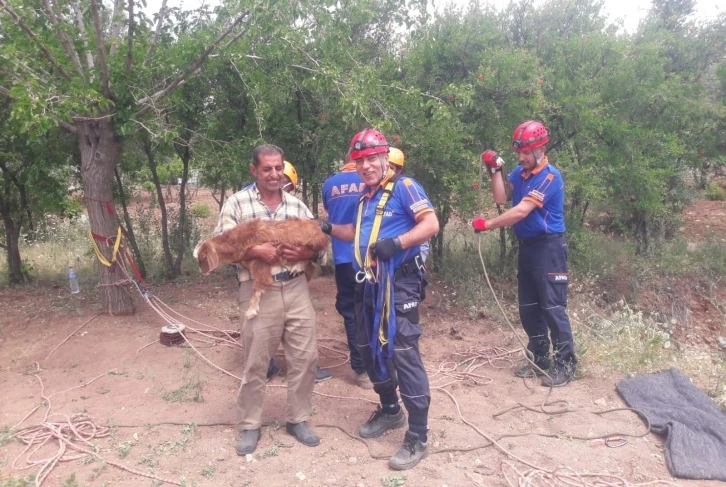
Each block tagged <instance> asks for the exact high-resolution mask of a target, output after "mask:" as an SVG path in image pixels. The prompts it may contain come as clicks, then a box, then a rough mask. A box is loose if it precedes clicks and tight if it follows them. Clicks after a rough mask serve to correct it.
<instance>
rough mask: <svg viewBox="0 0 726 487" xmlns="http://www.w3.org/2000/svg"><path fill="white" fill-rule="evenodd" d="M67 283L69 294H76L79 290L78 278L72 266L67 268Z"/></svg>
mask: <svg viewBox="0 0 726 487" xmlns="http://www.w3.org/2000/svg"><path fill="white" fill-rule="evenodd" d="M68 282H69V283H70V284H71V294H78V293H79V292H81V288H80V287H79V286H78V276H77V275H76V271H75V270H74V269H73V266H69V267H68Z"/></svg>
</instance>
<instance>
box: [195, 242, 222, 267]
mask: <svg viewBox="0 0 726 487" xmlns="http://www.w3.org/2000/svg"><path fill="white" fill-rule="evenodd" d="M194 256H195V257H196V258H197V261H198V262H199V270H200V271H202V274H209V273H210V272H212V271H213V270H214V269H216V268H217V266H218V265H219V256H218V255H217V249H215V248H214V243H213V242H212V241H211V240H207V241H206V242H204V243H203V244H200V245H197V248H195V249H194Z"/></svg>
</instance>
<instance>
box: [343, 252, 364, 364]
mask: <svg viewBox="0 0 726 487" xmlns="http://www.w3.org/2000/svg"><path fill="white" fill-rule="evenodd" d="M335 287H336V288H337V289H338V293H337V294H336V296H335V309H336V310H337V311H338V314H339V315H340V316H342V317H343V326H345V334H346V336H347V338H348V350H349V351H350V368H351V369H353V370H354V371H355V373H356V374H362V373H364V372H365V371H366V369H365V367H364V366H363V359H361V356H360V351H359V350H358V343H357V336H356V334H357V330H358V327H357V326H356V321H355V270H353V263H352V262H348V263H345V264H336V265H335Z"/></svg>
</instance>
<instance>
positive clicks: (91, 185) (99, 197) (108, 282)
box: [76, 113, 136, 316]
mask: <svg viewBox="0 0 726 487" xmlns="http://www.w3.org/2000/svg"><path fill="white" fill-rule="evenodd" d="M101 115H107V114H105V113H102V114H101ZM76 129H77V130H78V149H79V150H80V153H81V177H82V179H83V191H84V193H85V196H86V208H87V210H88V220H89V222H90V224H91V231H93V233H95V234H98V235H103V236H105V237H112V238H113V239H115V238H116V232H117V231H118V225H119V222H118V218H117V216H116V210H115V209H114V207H113V193H112V192H111V180H112V178H113V170H114V168H115V167H116V163H117V162H118V160H119V158H120V156H121V149H122V148H123V144H122V142H121V141H120V140H119V139H118V138H117V137H116V131H115V127H114V123H113V119H112V118H102V119H96V120H88V121H78V122H76ZM98 247H99V249H100V250H101V253H103V255H104V256H105V257H106V260H108V261H110V260H111V257H112V253H113V248H112V247H110V246H107V245H104V244H102V243H100V242H99V245H98ZM98 277H99V279H98V280H99V284H98V285H99V289H100V291H101V302H102V303H103V311H104V313H107V314H110V315H117V316H118V315H132V314H134V312H135V311H136V309H135V307H134V301H133V299H132V298H131V294H130V293H129V292H128V291H127V290H126V289H124V288H123V285H118V284H116V283H118V282H119V281H121V280H123V279H124V276H123V275H121V273H120V272H119V271H118V267H117V266H112V267H107V266H105V265H102V264H101V263H99V265H98Z"/></svg>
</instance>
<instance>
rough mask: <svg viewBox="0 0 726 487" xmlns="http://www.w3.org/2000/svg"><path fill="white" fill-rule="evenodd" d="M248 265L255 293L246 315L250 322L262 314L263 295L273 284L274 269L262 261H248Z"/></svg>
mask: <svg viewBox="0 0 726 487" xmlns="http://www.w3.org/2000/svg"><path fill="white" fill-rule="evenodd" d="M246 264H247V266H248V269H249V270H250V275H251V276H252V290H253V293H252V297H251V298H250V307H249V309H248V310H247V312H246V313H245V318H247V319H248V320H250V319H252V318H254V317H255V316H257V315H258V314H259V312H260V299H261V297H262V293H264V292H265V290H266V289H267V286H269V285H270V284H272V269H271V267H270V265H269V264H267V263H266V262H264V261H261V260H252V261H248V262H246Z"/></svg>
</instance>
